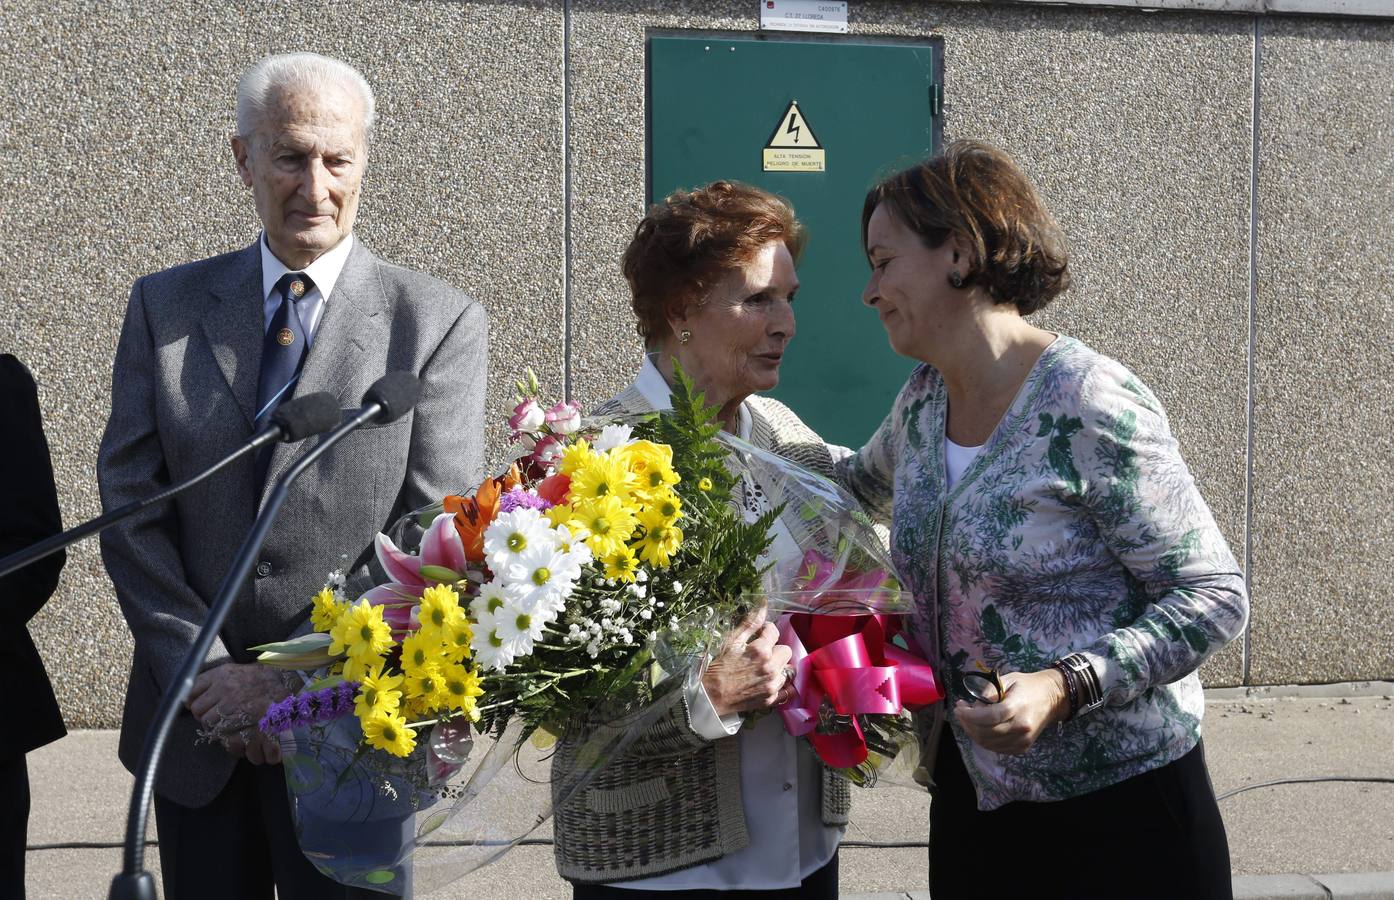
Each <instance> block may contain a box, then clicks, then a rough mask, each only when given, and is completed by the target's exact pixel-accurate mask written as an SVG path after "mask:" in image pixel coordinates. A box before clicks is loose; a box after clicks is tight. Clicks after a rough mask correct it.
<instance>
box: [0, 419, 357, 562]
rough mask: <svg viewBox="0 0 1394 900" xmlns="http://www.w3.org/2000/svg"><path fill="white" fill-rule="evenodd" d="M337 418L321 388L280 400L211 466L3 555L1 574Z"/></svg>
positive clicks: (321, 428) (325, 428) (317, 430)
mask: <svg viewBox="0 0 1394 900" xmlns="http://www.w3.org/2000/svg"><path fill="white" fill-rule="evenodd" d="M338 422H339V402H338V401H337V400H335V399H334V396H333V395H332V394H329V393H325V392H323V391H321V392H319V393H315V394H306V395H305V396H304V397H296V398H295V399H294V400H291V401H288V402H286V403H283V404H282V405H281V407H280V408H279V409H277V410H276V411H275V412H274V413H272V414H271V421H270V422H269V423H268V424H267V425H266V426H264V427H263V428H262V429H261V430H260V431H258V432H257V433H256V434H254V435H252V436H251V437H250V438H248V439H247V442H246V443H244V444H243V445H242V446H240V447H238V448H237V449H236V450H234V451H232V452H231V453H229V454H228V455H227V456H225V457H223V458H222V459H220V460H218V461H217V462H216V463H214V464H213V465H212V466H211V467H209V468H207V469H204V470H203V471H202V472H199V473H197V474H195V475H193V476H191V477H189V478H186V479H184V480H183V481H181V482H179V483H178V484H175V485H170V486H169V487H167V488H165V489H164V490H162V491H160V492H159V493H156V494H153V495H151V496H149V497H145V498H142V499H140V500H132V501H131V502H130V503H127V504H126V505H125V506H121V507H118V508H116V509H113V510H111V511H110V512H107V513H103V514H102V515H100V516H98V517H97V518H95V519H92V520H90V521H87V522H83V523H82V524H81V525H78V526H76V527H75V528H69V529H68V530H67V531H63V532H60V533H58V534H55V535H54V536H53V537H50V538H45V539H44V540H42V541H39V542H38V543H37V544H32V545H30V546H28V547H25V548H24V549H23V550H20V551H18V552H17V553H11V554H10V555H9V556H7V557H5V558H4V559H0V576H5V575H8V574H10V573H11V572H13V571H15V570H16V569H22V568H24V567H25V566H27V565H29V564H30V563H32V562H34V561H35V560H40V559H43V558H44V557H45V556H48V555H49V554H50V553H56V552H58V551H59V550H61V549H63V548H64V547H66V546H68V545H69V544H76V543H77V542H78V541H80V540H82V539H83V538H85V537H88V536H90V535H93V534H96V533H97V532H99V531H101V530H103V529H104V528H106V527H107V526H108V525H112V524H115V523H116V522H119V521H121V520H122V519H124V518H126V517H127V516H133V515H135V514H136V513H138V512H140V511H141V510H143V509H149V508H150V507H152V506H154V505H155V504H157V503H163V502H164V501H166V500H168V499H169V498H170V497H173V496H174V495H175V494H179V493H182V492H183V491H186V490H188V489H189V488H191V487H193V486H194V485H196V484H198V483H199V482H200V481H203V480H204V479H205V478H207V477H208V476H210V475H212V474H214V473H216V472H220V471H222V470H223V469H224V468H226V467H227V466H228V465H229V464H230V463H232V462H234V461H235V460H237V459H238V458H240V457H243V456H246V455H247V454H248V453H251V452H252V451H253V450H258V449H260V448H262V447H264V446H266V445H267V444H273V443H275V442H276V441H286V442H288V443H294V442H296V441H299V440H302V439H304V438H307V437H309V436H310V435H312V434H319V433H320V432H321V431H328V430H329V429H330V428H333V427H334V426H335V425H337V424H338Z"/></svg>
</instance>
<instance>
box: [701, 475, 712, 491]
mask: <svg viewBox="0 0 1394 900" xmlns="http://www.w3.org/2000/svg"><path fill="white" fill-rule="evenodd" d="M713 487H715V485H713V484H712V480H711V479H710V478H703V479H702V480H701V481H699V482H697V490H699V491H709V490H711V489H712V488H713Z"/></svg>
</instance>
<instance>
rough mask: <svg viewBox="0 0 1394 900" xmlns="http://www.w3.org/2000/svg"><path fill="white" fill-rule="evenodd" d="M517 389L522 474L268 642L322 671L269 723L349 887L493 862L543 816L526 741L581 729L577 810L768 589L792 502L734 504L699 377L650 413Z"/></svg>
mask: <svg viewBox="0 0 1394 900" xmlns="http://www.w3.org/2000/svg"><path fill="white" fill-rule="evenodd" d="M519 389H520V395H521V397H520V402H519V404H518V406H517V407H516V408H515V410H514V414H513V416H512V418H511V419H510V422H509V424H510V426H511V428H512V429H513V437H514V439H515V440H516V441H517V442H518V443H519V444H520V446H521V452H520V455H519V457H518V459H517V460H516V461H515V463H514V464H513V465H512V466H511V467H510V469H509V470H508V471H507V472H506V473H505V474H503V475H502V476H499V477H497V478H491V479H488V480H486V481H485V482H484V483H483V484H482V485H480V486H479V488H478V489H477V490H476V491H475V492H474V493H473V494H470V495H468V496H449V497H445V498H443V499H442V501H441V502H440V503H439V504H438V505H435V506H433V507H430V508H427V509H425V510H422V511H420V512H418V513H415V514H413V515H411V516H409V517H407V518H406V519H404V520H403V521H401V522H399V523H398V524H397V525H396V526H394V528H393V529H392V530H391V531H392V534H391V535H385V534H380V535H378V537H377V540H376V556H377V559H378V562H379V563H380V565H381V568H382V570H383V571H384V572H385V573H386V575H387V577H388V579H389V580H388V581H387V582H385V583H382V584H378V585H375V586H373V587H372V588H371V589H369V590H367V591H366V592H364V593H362V594H361V596H357V597H351V596H349V595H348V594H347V583H346V580H345V579H344V578H343V577H342V576H332V577H331V579H330V581H329V583H328V584H326V586H325V587H324V589H323V590H322V591H320V593H319V594H318V595H317V596H316V597H315V598H314V601H313V609H312V613H311V624H312V626H313V628H314V632H313V633H311V634H308V635H305V636H302V637H299V638H296V639H293V640H290V641H286V642H281V643H277V644H271V645H265V646H262V647H259V648H255V649H258V650H260V651H261V656H260V660H261V661H262V662H263V663H266V664H268V665H276V666H281V667H284V668H291V669H296V670H299V671H301V672H303V673H305V674H304V680H305V687H304V690H302V691H300V692H298V693H296V694H294V695H292V696H291V697H288V698H286V699H285V700H283V701H281V702H279V703H275V704H272V705H271V707H270V708H269V709H268V710H267V713H266V715H265V717H264V718H263V720H262V722H261V728H262V730H263V731H265V732H267V733H269V734H275V735H279V736H280V737H281V741H282V746H283V758H284V760H285V763H284V764H285V767H286V772H287V782H288V785H289V787H290V790H291V794H292V800H293V810H294V813H295V817H296V823H297V828H298V835H299V838H300V841H301V846H302V849H304V850H305V852H306V853H307V855H308V856H310V858H311V859H312V860H314V861H315V862H316V863H317V864H318V865H319V866H320V867H321V869H322V870H324V871H325V872H326V874H329V875H330V876H331V877H334V878H335V879H337V880H339V881H341V882H343V883H346V884H356V885H362V886H371V887H376V888H378V889H390V890H403V889H404V888H405V886H406V882H407V880H408V879H414V882H415V887H416V888H417V889H418V890H420V889H421V888H423V887H424V888H426V889H428V890H429V889H430V888H431V887H432V886H434V885H435V884H437V883H443V882H444V881H446V880H451V879H453V878H456V877H459V875H461V874H464V872H467V871H469V870H470V869H472V868H474V867H476V866H478V865H482V864H484V863H486V862H488V861H490V860H492V859H493V858H496V856H497V855H498V854H499V853H500V852H502V851H503V850H506V849H507V848H508V847H509V846H511V845H512V844H514V843H516V842H517V841H518V840H521V839H522V838H523V837H525V836H526V834H527V833H528V832H529V831H531V830H532V829H533V828H535V827H536V826H537V824H539V823H540V822H541V821H543V820H544V819H545V817H546V813H547V803H548V801H546V800H536V801H523V800H520V799H519V798H520V796H521V795H522V794H525V793H527V787H528V784H527V782H528V781H529V780H530V779H531V780H533V781H537V780H542V779H537V778H535V777H533V776H530V775H528V776H524V775H523V772H522V769H523V768H524V766H523V764H521V763H518V762H516V760H517V758H518V754H519V753H520V751H522V749H523V748H524V744H525V743H526V742H527V741H526V739H527V738H528V737H530V736H531V737H532V738H533V741H532V743H534V744H539V745H541V744H545V743H547V741H548V740H550V738H548V737H547V736H548V735H550V736H557V735H563V734H567V735H571V736H573V737H577V736H579V737H578V739H579V740H580V741H581V743H582V752H580V753H579V754H578V756H577V759H578V760H580V761H581V764H578V765H576V766H575V767H574V768H573V769H572V770H569V771H566V772H562V773H557V772H553V773H552V775H551V778H552V784H551V786H550V788H551V789H550V792H549V793H550V798H552V799H554V800H555V801H556V802H563V801H564V800H565V799H566V798H567V797H569V796H571V795H572V794H574V793H575V792H576V791H578V790H581V789H582V788H583V787H584V786H585V784H586V782H587V780H588V778H589V776H590V774H591V773H593V772H594V771H595V770H596V769H597V768H598V767H599V766H601V765H603V764H604V762H605V761H606V760H607V759H609V758H610V757H612V756H613V755H614V754H616V753H619V752H622V750H623V749H624V748H625V747H626V746H628V743H629V742H631V741H632V740H634V739H635V738H636V737H637V736H638V735H639V734H641V733H642V732H643V730H644V729H645V728H646V727H647V725H648V724H649V723H651V722H652V721H653V720H654V719H655V718H656V717H657V716H658V715H661V714H662V713H663V711H664V710H666V709H668V708H669V707H670V705H671V704H672V703H674V702H677V700H678V699H679V698H680V696H681V686H682V684H683V683H684V681H685V676H686V674H687V672H688V670H689V669H690V668H691V667H692V666H694V665H701V664H702V663H703V662H704V661H705V658H706V654H707V651H708V649H709V647H711V646H712V644H713V642H714V641H719V639H720V638H721V636H722V634H723V633H724V632H725V631H726V630H727V628H729V627H730V626H731V625H733V624H735V622H736V621H738V620H739V618H740V617H741V615H742V614H743V612H744V606H745V605H746V604H747V603H748V602H749V598H750V597H752V596H756V595H758V593H759V587H760V584H761V577H762V569H763V563H762V562H761V559H762V557H763V555H764V554H765V551H766V549H767V547H768V545H769V542H770V536H769V533H770V530H771V526H772V524H773V522H774V521H775V519H776V517H777V515H778V513H779V510H778V509H772V510H770V511H769V512H768V513H767V514H765V515H763V516H760V517H758V518H757V519H755V520H754V521H746V519H745V518H744V517H742V516H741V514H740V513H739V512H738V511H737V510H736V508H735V507H734V506H733V504H732V502H731V498H732V492H733V490H735V489H736V486H737V483H738V477H739V476H738V475H737V474H736V473H735V472H734V471H733V470H732V469H731V468H730V467H728V465H727V462H728V453H729V451H728V449H727V448H726V447H725V446H723V445H722V444H721V443H720V441H719V440H718V437H717V436H718V433H719V431H720V428H719V425H718V424H717V423H716V422H715V421H714V411H713V410H710V409H707V408H706V407H704V406H703V404H702V398H701V396H700V395H694V394H693V392H692V390H691V385H690V383H689V382H687V381H686V380H685V379H683V378H681V377H680V378H679V380H678V384H676V385H675V386H674V389H673V397H672V400H673V409H672V412H671V413H664V414H662V415H651V416H647V417H643V418H641V419H639V420H636V421H631V422H624V421H608V422H593V423H584V422H583V421H582V419H581V416H580V411H579V409H578V408H577V407H576V406H574V405H572V404H560V403H559V404H556V405H554V406H552V407H550V408H548V409H545V410H544V409H543V407H542V406H541V404H539V402H538V400H537V394H538V391H539V386H538V384H537V382H536V380H535V378H533V377H532V376H531V374H530V373H529V376H528V378H527V380H526V381H524V382H520V384H519ZM598 724H599V725H604V726H605V727H596V726H597V725H598ZM476 742H481V743H485V744H488V748H487V750H485V751H482V752H478V753H476V752H475V746H474V745H475V743H476ZM509 758H514V759H515V766H514V769H515V770H516V772H517V774H518V775H520V776H522V781H521V783H520V782H509V783H505V782H507V779H506V778H504V776H503V772H504V769H505V767H504V762H505V761H507V760H508V759H509ZM558 779H560V780H561V782H562V783H560V784H558V783H557V782H558ZM533 793H534V794H535V793H536V792H535V791H534V792H533ZM485 794H488V795H489V797H490V799H488V800H487V802H486V798H485ZM501 806H503V807H510V808H511V810H512V813H511V815H509V814H505V813H506V812H508V811H507V810H505V811H504V812H501V811H500V807H501ZM486 810H487V812H486ZM442 848H443V849H444V850H448V851H450V852H435V851H439V850H442ZM452 848H453V849H452ZM460 848H467V850H466V852H462V851H461V849H460ZM433 853H434V857H435V858H436V859H435V861H436V862H438V864H437V865H434V866H432V865H430V864H429V863H430V862H431V861H432V860H428V859H427V857H428V856H431V855H432V854H433ZM413 856H414V859H413V863H412V865H411V866H410V867H407V866H405V865H404V863H405V861H406V860H407V858H408V857H413Z"/></svg>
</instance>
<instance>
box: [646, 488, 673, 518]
mask: <svg viewBox="0 0 1394 900" xmlns="http://www.w3.org/2000/svg"><path fill="white" fill-rule="evenodd" d="M644 512H645V513H651V514H653V515H656V516H658V517H659V518H660V519H662V520H663V523H664V524H665V525H672V524H673V523H674V522H676V521H677V520H678V519H681V518H682V500H681V499H679V498H678V495H677V494H676V493H674V492H673V491H672V490H666V491H660V492H658V493H656V494H654V496H652V497H650V498H649V501H648V503H647V504H645V506H644Z"/></svg>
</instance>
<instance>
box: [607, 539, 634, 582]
mask: <svg viewBox="0 0 1394 900" xmlns="http://www.w3.org/2000/svg"><path fill="white" fill-rule="evenodd" d="M604 560H605V577H606V578H613V579H615V580H616V581H633V580H634V573H635V572H637V571H638V570H639V559H638V557H636V556H635V555H634V551H633V550H631V549H629V548H628V547H621V548H620V549H619V550H617V551H615V552H614V553H611V554H610V555H609V556H606V557H604Z"/></svg>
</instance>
